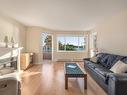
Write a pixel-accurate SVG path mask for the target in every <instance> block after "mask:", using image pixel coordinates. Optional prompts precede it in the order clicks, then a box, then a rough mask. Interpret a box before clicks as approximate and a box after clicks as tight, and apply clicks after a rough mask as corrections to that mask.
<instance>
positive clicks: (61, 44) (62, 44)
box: [57, 37, 65, 50]
mask: <svg viewBox="0 0 127 95" xmlns="http://www.w3.org/2000/svg"><path fill="white" fill-rule="evenodd" d="M57 41H58V50H65V37H58V38H57Z"/></svg>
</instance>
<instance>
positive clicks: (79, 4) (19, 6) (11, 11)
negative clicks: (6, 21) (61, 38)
mask: <svg viewBox="0 0 127 95" xmlns="http://www.w3.org/2000/svg"><path fill="white" fill-rule="evenodd" d="M124 9H127V0H0V12H1V13H4V14H6V15H8V16H10V17H12V18H13V19H16V20H17V21H19V22H21V23H23V24H25V25H27V26H41V27H47V28H49V29H57V30H89V29H91V28H93V27H94V26H95V25H96V24H97V23H98V22H100V21H101V20H102V19H103V18H105V17H107V16H110V15H113V14H115V13H117V12H120V11H123V10H124Z"/></svg>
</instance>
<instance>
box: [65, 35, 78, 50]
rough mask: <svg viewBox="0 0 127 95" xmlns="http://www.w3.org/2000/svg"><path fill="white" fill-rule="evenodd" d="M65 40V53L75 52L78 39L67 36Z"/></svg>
mask: <svg viewBox="0 0 127 95" xmlns="http://www.w3.org/2000/svg"><path fill="white" fill-rule="evenodd" d="M65 39H66V51H77V48H78V37H75V36H67V37H65Z"/></svg>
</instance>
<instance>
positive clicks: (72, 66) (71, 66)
mask: <svg viewBox="0 0 127 95" xmlns="http://www.w3.org/2000/svg"><path fill="white" fill-rule="evenodd" d="M67 67H69V68H73V69H75V68H76V67H77V66H75V65H68V66H67Z"/></svg>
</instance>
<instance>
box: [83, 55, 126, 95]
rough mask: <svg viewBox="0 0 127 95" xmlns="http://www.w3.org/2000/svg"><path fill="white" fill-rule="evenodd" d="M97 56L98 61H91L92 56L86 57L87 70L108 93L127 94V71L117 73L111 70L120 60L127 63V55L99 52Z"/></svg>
mask: <svg viewBox="0 0 127 95" xmlns="http://www.w3.org/2000/svg"><path fill="white" fill-rule="evenodd" d="M96 57H97V62H96V63H94V62H92V61H90V58H85V59H84V67H85V70H86V71H87V72H88V73H89V74H90V75H91V77H93V79H94V80H95V81H96V82H97V83H98V84H99V85H100V86H101V87H102V88H103V89H104V90H105V91H106V92H107V93H108V95H127V73H122V74H116V73H113V72H112V71H110V68H111V67H112V66H113V65H114V64H115V63H116V62H117V61H118V60H121V61H123V62H124V63H127V56H120V55H114V54H108V53H99V54H97V55H96Z"/></svg>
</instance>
